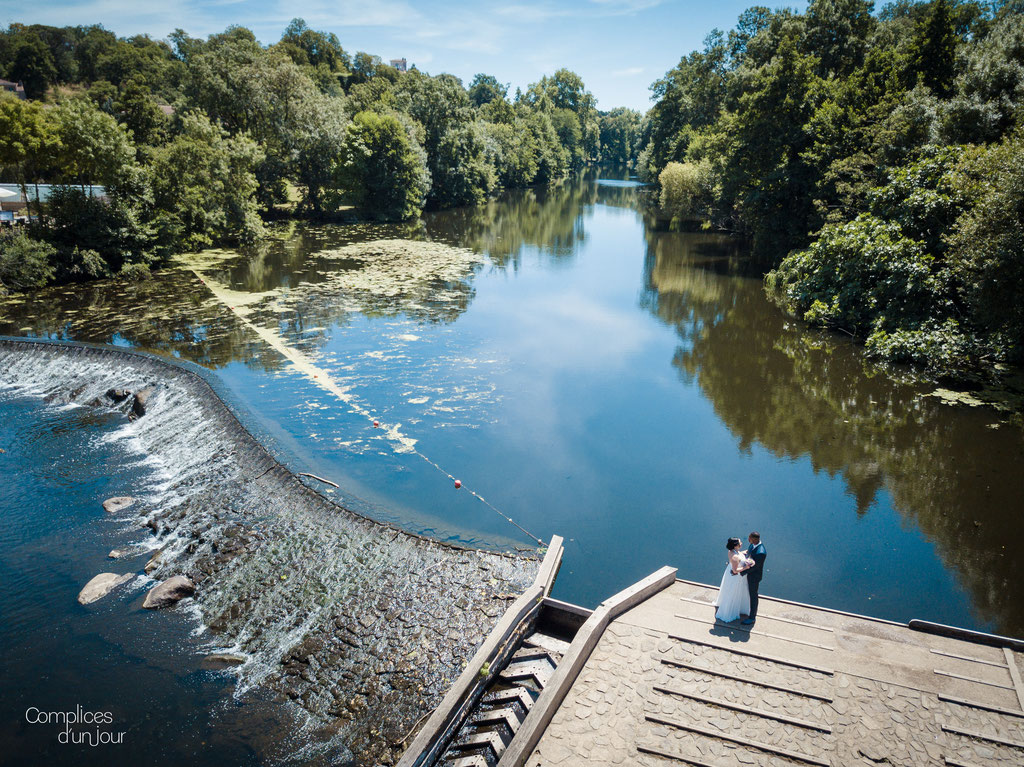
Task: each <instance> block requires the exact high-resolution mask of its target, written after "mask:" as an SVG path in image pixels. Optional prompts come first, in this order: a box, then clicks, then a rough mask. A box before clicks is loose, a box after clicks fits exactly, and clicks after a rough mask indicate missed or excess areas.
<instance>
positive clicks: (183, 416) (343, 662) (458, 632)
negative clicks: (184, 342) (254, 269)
mask: <svg viewBox="0 0 1024 767" xmlns="http://www.w3.org/2000/svg"><path fill="white" fill-rule="evenodd" d="M0 370H2V371H3V372H2V374H0V380H2V381H3V383H4V384H5V385H6V387H7V388H8V389H9V390H11V391H15V392H21V393H24V394H31V395H33V396H37V397H39V396H41V397H45V398H47V399H48V400H50V401H53V402H67V403H75V404H79V405H84V406H86V407H98V408H102V409H103V410H104V411H105V412H110V411H111V410H120V411H121V412H122V413H123V414H124V416H123V417H124V425H123V426H122V427H121V428H120V429H119V430H118V432H117V438H118V439H121V440H125V441H126V442H127V443H129V444H131V445H132V447H133V448H134V449H135V450H137V451H138V452H139V453H140V454H144V455H145V456H147V458H148V459H150V460H152V461H153V462H154V463H155V464H157V465H159V468H160V471H161V472H162V473H163V476H164V477H165V481H164V482H163V483H162V484H161V485H160V487H159V489H158V490H156V491H152V492H148V493H146V494H144V495H142V496H141V497H140V498H139V500H138V501H137V503H136V504H135V505H134V506H132V507H129V508H128V509H126V510H124V511H123V512H118V513H116V514H115V516H116V515H119V516H121V517H123V521H124V522H125V523H126V524H134V525H136V526H137V527H138V528H139V529H140V530H146V529H147V528H148V531H147V532H145V533H140V537H139V540H138V542H137V543H138V544H139V545H138V548H137V549H136V550H135V552H134V556H129V557H128V558H124V559H118V560H116V562H115V563H114V564H112V565H111V567H112V568H113V569H116V570H118V571H125V570H127V571H132V570H134V571H135V572H136V573H140V574H141V571H143V570H147V571H149V575H150V576H151V577H152V578H153V579H155V580H157V581H165V580H166V579H168V578H170V577H172V576H176V575H185V576H187V577H189V578H190V579H191V580H192V581H193V582H194V583H195V584H196V588H197V591H196V594H195V597H194V599H193V600H192V601H190V602H185V603H182V604H183V607H185V611H186V612H188V613H191V614H193V615H194V616H195V617H196V618H197V619H198V621H199V622H200V623H201V626H202V630H203V631H208V632H211V633H212V634H213V635H214V636H216V638H217V642H218V643H219V644H220V645H221V649H222V650H223V651H225V652H229V653H232V654H235V655H237V656H238V659H239V660H241V664H240V665H238V666H237V667H236V668H235V670H234V673H235V674H236V677H237V686H236V692H235V694H236V696H246V695H249V694H257V693H259V694H263V693H264V692H266V691H269V692H270V693H271V694H272V695H274V696H276V697H277V698H278V699H279V700H281V701H291V702H293V703H294V705H296V706H298V707H299V708H300V709H301V710H304V711H305V712H306V713H307V714H308V716H309V717H310V719H311V721H312V722H313V724H314V726H313V728H312V729H313V730H315V731H317V733H318V739H319V740H321V741H322V740H329V741H330V745H329V749H330V751H331V753H332V754H334V756H335V757H336V758H340V759H342V760H353V761H354V763H356V764H387V763H390V762H391V761H392V760H393V759H394V757H395V755H396V754H397V753H400V751H401V750H402V747H403V744H404V741H405V738H406V735H407V734H408V733H409V731H410V730H411V729H412V727H413V725H414V724H415V722H416V721H417V720H418V719H419V718H421V717H422V716H423V714H424V713H426V712H428V711H429V710H431V709H432V708H433V706H435V705H436V704H437V703H438V702H439V700H440V698H441V696H443V694H444V692H445V691H446V690H447V689H448V687H449V686H450V685H451V683H452V681H453V680H454V679H455V677H456V676H457V675H458V673H459V672H460V671H461V669H462V667H463V665H464V664H465V661H466V660H467V659H468V658H469V657H470V656H471V655H472V652H473V650H474V649H475V647H476V645H477V644H478V643H479V642H480V641H481V640H482V638H483V636H484V635H485V634H486V632H487V631H488V630H489V628H490V626H491V624H492V623H493V621H494V620H495V619H496V618H497V617H498V616H500V615H501V614H502V612H503V611H504V609H505V607H506V606H507V604H509V603H510V602H511V601H512V600H514V599H515V597H516V596H518V594H519V593H520V592H521V591H522V590H523V589H524V588H525V587H526V586H528V585H529V584H530V583H531V582H532V579H533V576H534V574H535V572H536V569H537V567H538V563H537V561H536V560H535V559H532V558H525V557H517V556H511V555H506V554H502V553H497V552H483V551H477V550H472V549H466V548H461V547H456V546H452V545H446V544H443V543H440V542H437V541H432V540H429V539H427V538H424V537H421V536H416V535H412V534H409V533H406V532H404V531H402V530H400V529H397V528H395V527H392V526H390V525H387V524H382V523H379V522H375V521H371V520H369V519H366V518H364V517H361V516H358V515H357V514H354V513H352V512H351V511H349V510H347V509H346V508H345V507H344V506H343V505H342V504H340V503H338V502H336V501H335V500H334V499H332V498H329V497H327V496H326V495H324V494H321V493H320V492H318V491H317V490H314V489H313V488H311V487H309V486H307V485H305V484H304V483H303V482H301V481H300V480H299V479H298V478H297V477H296V476H294V475H293V474H291V473H290V472H289V471H287V470H286V469H285V468H284V467H283V466H281V465H280V464H279V463H278V462H277V460H276V459H275V458H274V457H273V456H272V455H271V454H270V453H268V452H267V450H266V449H265V448H264V447H263V446H262V445H260V444H259V443H258V442H257V441H256V440H255V439H254V438H253V437H252V436H251V434H250V433H249V432H248V431H247V430H246V428H245V427H243V426H242V424H241V423H240V422H239V421H238V419H237V418H236V417H235V415H234V414H233V413H232V411H231V410H230V409H229V408H228V407H227V406H226V405H225V404H224V403H223V402H222V401H221V399H220V398H219V397H218V396H217V395H216V392H215V391H214V389H213V388H211V386H210V385H209V383H208V382H207V381H206V380H205V378H203V377H202V376H201V375H199V374H198V373H197V372H195V371H193V370H191V369H187V368H186V367H184V366H182V365H177V364H172V363H169V362H166V361H163V360H160V359H158V358H155V357H151V356H149V355H141V354H137V353H130V352H125V351H121V350H113V349H104V348H96V347H85V346H79V345H69V344H53V343H46V342H33V341H20V340H0ZM147 386H154V387H155V389H154V390H153V393H152V394H151V396H150V398H149V401H148V402H147V406H146V412H145V414H144V415H143V416H141V417H138V418H136V419H135V420H133V421H129V420H128V415H127V412H128V409H129V408H130V407H131V402H132V398H131V397H129V398H127V399H126V400H124V401H123V402H122V403H120V404H118V403H116V402H114V401H113V400H112V399H110V398H108V397H107V395H106V392H107V391H108V390H110V389H124V390H130V391H133V392H137V391H139V390H141V389H143V388H145V387H147ZM103 500H104V499H102V498H97V499H96V508H97V514H98V515H101V516H103V515H104V512H103V511H102V510H101V509H100V502H101V501H103ZM106 516H108V517H110V516H111V515H106ZM147 565H149V566H148V567H147ZM82 585H84V583H83V584H82ZM179 609H180V608H179ZM313 739H314V740H316V739H317V738H313Z"/></svg>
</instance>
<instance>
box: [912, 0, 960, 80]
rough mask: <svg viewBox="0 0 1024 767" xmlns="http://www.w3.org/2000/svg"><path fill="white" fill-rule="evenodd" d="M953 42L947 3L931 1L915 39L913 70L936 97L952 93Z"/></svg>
mask: <svg viewBox="0 0 1024 767" xmlns="http://www.w3.org/2000/svg"><path fill="white" fill-rule="evenodd" d="M957 42H958V38H957V35H956V31H955V30H954V29H953V19H952V16H951V14H950V9H949V2H948V0H932V4H931V13H930V14H929V15H928V20H927V22H926V23H925V24H924V26H923V28H922V30H921V33H920V37H919V40H918V54H917V71H918V73H919V75H920V77H921V81H922V82H923V83H924V84H925V85H927V86H928V87H929V88H930V89H931V90H932V92H933V93H934V94H935V95H936V96H938V97H939V98H947V97H948V96H949V95H950V94H952V92H953V78H954V76H955V75H956V48H957Z"/></svg>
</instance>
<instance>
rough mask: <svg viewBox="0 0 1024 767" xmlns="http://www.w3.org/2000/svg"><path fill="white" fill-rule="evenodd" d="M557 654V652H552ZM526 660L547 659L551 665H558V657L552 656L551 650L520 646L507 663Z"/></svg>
mask: <svg viewBox="0 0 1024 767" xmlns="http://www.w3.org/2000/svg"><path fill="white" fill-rule="evenodd" d="M554 655H558V653H554ZM528 660H548V661H550V662H551V665H552V666H557V665H558V658H557V657H552V652H551V651H550V650H547V649H545V648H543V647H525V646H524V647H520V648H519V649H518V650H516V652H515V654H514V655H513V656H512V659H511V660H510V661H509V663H510V664H511V663H519V662H522V661H528Z"/></svg>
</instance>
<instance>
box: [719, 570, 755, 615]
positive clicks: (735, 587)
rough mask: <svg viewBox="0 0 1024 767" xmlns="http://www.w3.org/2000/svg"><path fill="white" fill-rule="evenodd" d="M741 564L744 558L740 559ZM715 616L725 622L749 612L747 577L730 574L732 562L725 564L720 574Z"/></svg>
mask: <svg viewBox="0 0 1024 767" xmlns="http://www.w3.org/2000/svg"><path fill="white" fill-rule="evenodd" d="M740 561H741V564H742V562H743V561H749V560H746V558H743V559H741V560H740ZM715 607H717V608H718V610H717V611H716V612H715V617H716V618H718V620H720V621H724V622H725V623H730V622H732V621H734V620H736V619H737V618H739V617H740V614H741V613H742V614H743V615H747V614H749V613H750V591H749V590H748V589H747V579H746V578H744V577H743V576H742V575H733V574H732V563H731V562H730V563H729V564H727V565H726V566H725V574H724V575H723V576H722V586H721V587H720V588H719V589H718V599H716V600H715Z"/></svg>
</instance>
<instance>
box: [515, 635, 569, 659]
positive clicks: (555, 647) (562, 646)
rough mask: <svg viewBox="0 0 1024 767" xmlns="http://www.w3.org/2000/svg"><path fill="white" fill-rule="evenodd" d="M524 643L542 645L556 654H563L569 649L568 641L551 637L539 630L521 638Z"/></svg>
mask: <svg viewBox="0 0 1024 767" xmlns="http://www.w3.org/2000/svg"><path fill="white" fill-rule="evenodd" d="M523 644H524V645H528V646H531V647H542V648H544V649H545V650H547V651H548V652H552V653H555V654H556V655H565V653H566V652H567V651H568V649H569V643H568V642H566V641H565V640H564V639H559V638H558V637H553V636H551V635H550V634H544V633H541V632H539V631H537V632H534V633H533V634H530V636H528V637H526V639H524V640H523Z"/></svg>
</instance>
